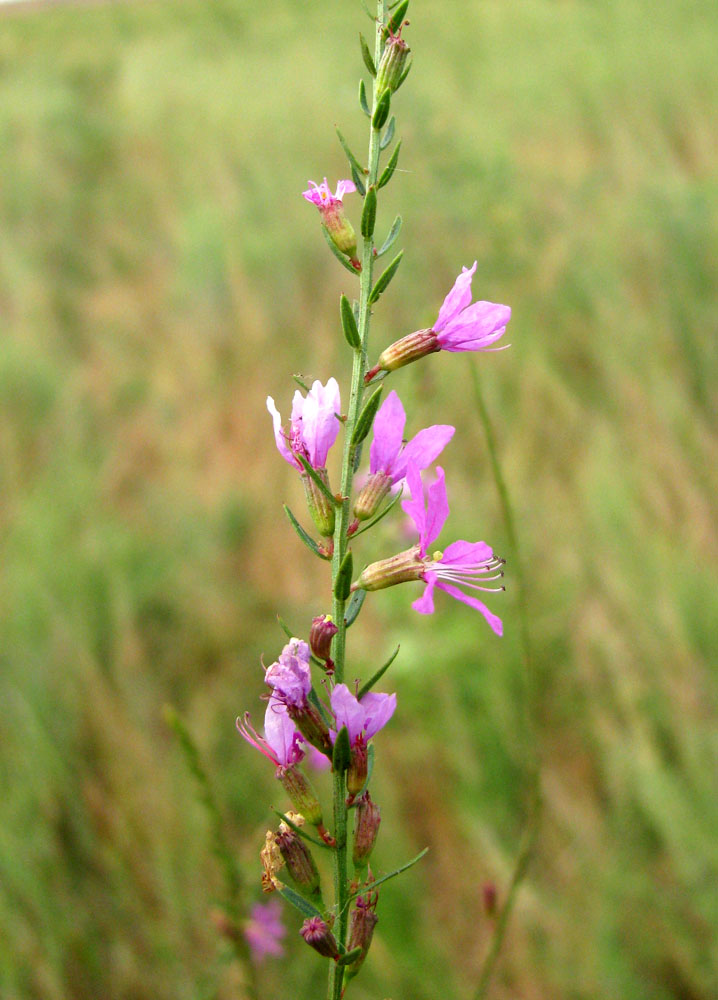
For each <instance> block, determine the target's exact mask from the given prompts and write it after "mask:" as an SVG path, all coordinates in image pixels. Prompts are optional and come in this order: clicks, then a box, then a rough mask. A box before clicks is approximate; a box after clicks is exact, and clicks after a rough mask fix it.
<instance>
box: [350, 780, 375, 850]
mask: <svg viewBox="0 0 718 1000" xmlns="http://www.w3.org/2000/svg"><path fill="white" fill-rule="evenodd" d="M355 816H356V820H355V824H354V854H353V856H352V860H353V862H354V867H355V868H366V866H367V862H368V861H369V857H370V855H371V852H372V851H373V850H374V844H375V843H376V838H377V834H378V833H379V824H380V823H381V812H380V810H379V806H377V805H376V804H375V803H374V802H372V800H371V797H370V795H369V792H367V793H366V794H365V795H362V797H361V798H360V799H359V802H358V803H357V807H356V813H355Z"/></svg>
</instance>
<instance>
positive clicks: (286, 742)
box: [264, 694, 304, 767]
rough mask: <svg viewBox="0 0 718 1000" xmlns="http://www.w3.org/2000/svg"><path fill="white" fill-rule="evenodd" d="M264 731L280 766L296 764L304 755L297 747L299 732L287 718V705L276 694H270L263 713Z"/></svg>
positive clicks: (299, 737)
mask: <svg viewBox="0 0 718 1000" xmlns="http://www.w3.org/2000/svg"><path fill="white" fill-rule="evenodd" d="M264 733H265V736H266V738H267V743H268V744H269V746H270V747H271V748H272V750H273V751H274V754H275V755H276V758H277V761H278V763H279V764H281V765H282V767H287V765H289V764H296V763H298V761H300V760H301V759H302V757H303V756H304V753H303V751H302V750H301V749H300V748H299V747H298V745H297V744H298V741H299V740H300V739H301V734H300V733H299V732H297V729H296V727H295V725H294V723H293V722H292V720H291V719H290V718H289V714H288V712H287V706H286V705H285V704H284V703H283V702H282V701H280V700H279V699H278V698H277V697H276V695H274V694H273V695H271V697H270V699H269V701H268V703H267V711H266V712H265V713H264Z"/></svg>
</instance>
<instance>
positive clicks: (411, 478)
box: [401, 465, 426, 555]
mask: <svg viewBox="0 0 718 1000" xmlns="http://www.w3.org/2000/svg"><path fill="white" fill-rule="evenodd" d="M406 483H407V486H408V487H409V492H410V493H411V496H410V497H409V498H408V499H407V500H402V501H401V508H402V510H403V511H404V513H405V514H408V515H409V517H410V518H411V519H412V521H413V522H414V526H415V527H416V530H417V532H418V533H419V542H420V545H421V554H422V555H424V554H425V552H426V549H425V548H424V542H423V539H424V533H425V528H426V508H425V506H424V485H423V483H422V481H421V476H420V474H419V470H418V469H417V467H416V466H415V465H410V466H408V468H407V470H406Z"/></svg>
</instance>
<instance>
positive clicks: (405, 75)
mask: <svg viewBox="0 0 718 1000" xmlns="http://www.w3.org/2000/svg"><path fill="white" fill-rule="evenodd" d="M413 65H414V60H413V59H410V60H409V62H408V63H407V64H406V66H405V67H404V72H403V73H402V74H401V76H400V77H399V80H398V82H397V85H396V87H394V92H395V93H396V91H397V90H398V89H399V87H401V85H402V83H403V82H404V80H406V78H407V76H408V75H409V71H410V70H411V67H412V66H413Z"/></svg>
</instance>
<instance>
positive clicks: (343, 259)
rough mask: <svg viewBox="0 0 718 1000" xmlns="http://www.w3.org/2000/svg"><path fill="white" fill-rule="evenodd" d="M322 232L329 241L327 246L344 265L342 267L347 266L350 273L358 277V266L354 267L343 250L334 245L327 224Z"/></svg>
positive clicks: (323, 226)
mask: <svg viewBox="0 0 718 1000" xmlns="http://www.w3.org/2000/svg"><path fill="white" fill-rule="evenodd" d="M322 232H323V233H324V239H325V240H326V241H327V246H328V247H329V249H330V250H331V252H332V253H333V254H334V256H335V257H336V259H337V260H338V261H339V263H340V264H341V265H342V267H345V268H346V269H347V271H349V273H350V274H353V275H354V276H355V277H356V275H357V274H358V271H357V270H356V268H354V267H352V265H351V264H350V263H349V261H348V260H347V258H346V257H345V256H344V254H343V253H342V252H341V250H339V249H337V247H336V246H335V245H334V240H333V239H332V238H331V236H330V235H329V230H328V229H327V227H326V226H325V225H322Z"/></svg>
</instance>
